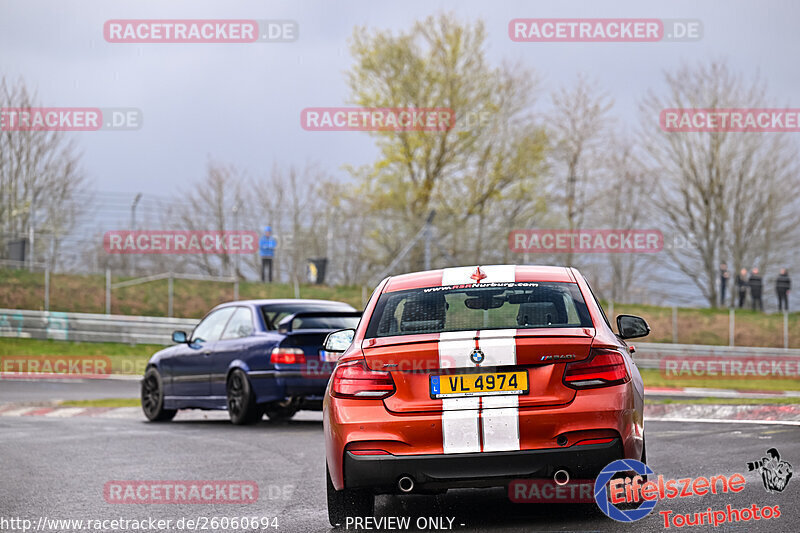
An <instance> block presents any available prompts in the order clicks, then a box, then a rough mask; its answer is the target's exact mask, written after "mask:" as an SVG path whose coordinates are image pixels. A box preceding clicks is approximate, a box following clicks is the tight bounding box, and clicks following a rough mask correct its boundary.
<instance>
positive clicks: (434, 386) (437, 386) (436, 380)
mask: <svg viewBox="0 0 800 533" xmlns="http://www.w3.org/2000/svg"><path fill="white" fill-rule="evenodd" d="M499 375H506V376H509V377H510V376H511V375H517V376H524V378H523V379H524V380H525V384H524V388H523V387H522V386H520V387H517V388H516V389H510V390H498V391H486V390H483V391H478V390H471V391H465V392H444V393H443V392H442V387H441V382H442V379H443V378H444V379H449V378H463V377H467V376H469V378H470V380H471V382H472V383H474V380H473V378H475V379H477V376H481V377H484V378H485V377H486V376H494V377H495V379H497V376H499ZM529 390H530V380H529V377H528V372H527V371H526V370H509V371H505V372H472V373H466V374H446V375H442V374H437V375H431V376H430V377H429V378H428V392H429V393H430V396H431V398H433V399H437V400H441V399H445V398H470V397H478V396H522V395H523V394H527V393H528V391H529Z"/></svg>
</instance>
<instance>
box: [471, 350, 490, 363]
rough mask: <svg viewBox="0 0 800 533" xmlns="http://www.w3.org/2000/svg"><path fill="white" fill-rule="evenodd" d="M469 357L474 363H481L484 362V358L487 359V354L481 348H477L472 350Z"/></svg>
mask: <svg viewBox="0 0 800 533" xmlns="http://www.w3.org/2000/svg"><path fill="white" fill-rule="evenodd" d="M469 358H470V359H471V360H472V362H473V363H475V364H476V365H479V364H481V363H483V360H484V359H486V356H485V355H484V354H483V351H481V349H480V348H475V349H474V350H472V353H471V354H470V355H469Z"/></svg>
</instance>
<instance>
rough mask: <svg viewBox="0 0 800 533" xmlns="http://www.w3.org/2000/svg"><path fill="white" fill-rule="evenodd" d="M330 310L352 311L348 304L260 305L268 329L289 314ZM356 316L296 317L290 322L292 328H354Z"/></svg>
mask: <svg viewBox="0 0 800 533" xmlns="http://www.w3.org/2000/svg"><path fill="white" fill-rule="evenodd" d="M326 311H330V312H331V314H332V315H336V313H339V312H342V311H345V312H349V311H354V309H353V308H352V307H350V306H349V305H345V304H342V305H340V306H339V305H335V306H334V305H313V304H301V305H275V304H271V305H263V306H261V313H262V314H263V315H264V323H265V324H266V326H267V329H268V330H275V329H278V324H279V323H280V321H281V320H283V319H284V318H286V317H287V316H289V315H293V314H295V313H302V312H314V313H319V312H326ZM358 321H359V318H358V317H349V316H348V317H342V316H338V317H337V316H331V317H305V318H298V319H297V320H295V321H294V324H292V328H293V329H347V328H354V327H356V326H357V325H358Z"/></svg>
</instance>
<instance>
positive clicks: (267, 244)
mask: <svg viewBox="0 0 800 533" xmlns="http://www.w3.org/2000/svg"><path fill="white" fill-rule="evenodd" d="M275 244H276V243H275V238H274V237H273V236H272V228H271V227H270V226H264V235H262V236H261V239H259V241H258V255H260V256H261V281H264V282H266V281H267V279H266V277H265V270H266V269H267V268H268V269H269V282H270V283H272V259H273V258H274V257H275Z"/></svg>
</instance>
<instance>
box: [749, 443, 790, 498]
mask: <svg viewBox="0 0 800 533" xmlns="http://www.w3.org/2000/svg"><path fill="white" fill-rule="evenodd" d="M767 455H768V457H762V458H761V459H759V460H758V461H753V462H752V463H747V470H748V471H749V472H752V471H754V470H755V471H756V472H758V473H759V474H761V481H763V482H764V490H766V491H767V492H783V489H785V488H786V485H788V484H789V480H790V479H792V465H790V464H789V463H787V462H786V461H781V454H780V453H778V450H776V449H775V448H770V449H769V450H767Z"/></svg>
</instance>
